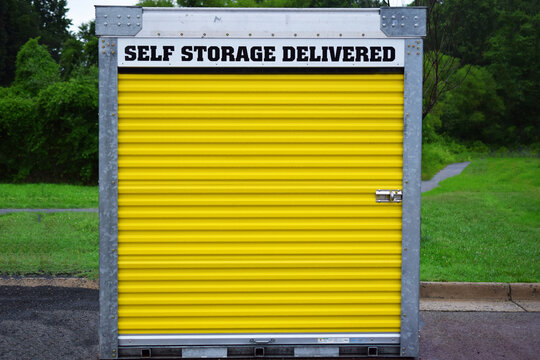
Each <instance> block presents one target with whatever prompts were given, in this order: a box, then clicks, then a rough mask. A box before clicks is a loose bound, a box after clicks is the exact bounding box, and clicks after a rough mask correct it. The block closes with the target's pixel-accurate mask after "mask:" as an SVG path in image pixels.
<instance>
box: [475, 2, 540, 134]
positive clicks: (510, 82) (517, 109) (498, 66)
mask: <svg viewBox="0 0 540 360" xmlns="http://www.w3.org/2000/svg"><path fill="white" fill-rule="evenodd" d="M533 3H534V2H533ZM536 4H537V6H536V9H530V8H529V7H531V8H532V7H533V5H531V4H527V5H528V6H529V7H527V6H525V5H523V6H522V7H521V8H520V7H517V8H510V7H509V9H506V8H505V9H503V10H502V11H501V13H500V15H499V21H498V25H499V28H498V29H497V31H496V32H495V33H494V34H493V36H492V37H491V38H490V40H489V49H488V50H487V51H486V53H485V59H487V60H488V62H489V66H488V69H489V70H490V72H491V73H492V74H493V76H494V78H495V79H496V83H497V91H498V93H499V94H500V95H501V97H502V98H503V99H504V103H505V106H506V112H505V113H504V117H503V119H502V123H501V124H498V125H499V126H501V127H504V128H505V130H506V131H505V139H504V141H501V142H500V143H501V144H502V143H504V144H509V145H516V144H520V143H525V144H527V143H532V142H538V141H540V131H539V130H538V128H539V126H540V101H538V99H539V98H540V67H539V66H538V59H539V58H540V46H539V45H538V44H540V13H539V12H538V10H539V8H540V5H538V4H539V3H538V2H536Z"/></svg>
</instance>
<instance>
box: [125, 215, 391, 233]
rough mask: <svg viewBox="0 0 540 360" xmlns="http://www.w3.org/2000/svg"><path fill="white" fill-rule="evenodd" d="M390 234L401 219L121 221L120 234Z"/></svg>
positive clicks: (132, 219)
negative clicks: (297, 231) (268, 231)
mask: <svg viewBox="0 0 540 360" xmlns="http://www.w3.org/2000/svg"><path fill="white" fill-rule="evenodd" d="M381 228H385V229H388V230H398V229H401V218H388V219H384V220H379V219H375V220H374V219H364V218H360V219H358V218H356V219H355V218H333V219H326V218H297V219H294V218H293V219H283V218H275V219H273V220H269V219H257V218H255V219H253V218H251V219H249V218H247V219H246V218H242V219H235V218H222V219H219V218H218V219H214V218H210V219H197V218H190V219H183V220H182V221H178V219H160V218H157V219H146V218H127V219H124V218H120V219H119V220H118V229H119V230H156V231H160V230H293V229H294V230H377V229H381Z"/></svg>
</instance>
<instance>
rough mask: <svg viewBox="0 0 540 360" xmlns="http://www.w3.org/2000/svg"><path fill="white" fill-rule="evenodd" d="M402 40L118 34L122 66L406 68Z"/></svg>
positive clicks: (119, 57) (119, 60) (119, 62)
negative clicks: (191, 37)
mask: <svg viewBox="0 0 540 360" xmlns="http://www.w3.org/2000/svg"><path fill="white" fill-rule="evenodd" d="M404 46H405V45H404V40H403V39H169V38H163V39H150V38H119V39H118V66H119V67H189V68H196V67H347V68H348V67H377V68H380V67H403V64H404Z"/></svg>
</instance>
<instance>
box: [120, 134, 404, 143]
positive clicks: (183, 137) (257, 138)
mask: <svg viewBox="0 0 540 360" xmlns="http://www.w3.org/2000/svg"><path fill="white" fill-rule="evenodd" d="M401 141H402V134H401V133H400V132H398V131H393V132H388V131H371V132H358V131H356V132H355V131H333V132H330V131H324V132H321V131H281V132H278V131H147V132H144V131H142V132H141V131H122V132H120V133H119V134H118V142H119V143H120V144H122V143H140V144H146V143H149V144H154V143H201V142H202V143H209V142H211V143H216V144H218V143H259V142H265V143H268V142H271V143H323V144H324V143H364V144H371V143H400V142H401Z"/></svg>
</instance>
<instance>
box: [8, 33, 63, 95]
mask: <svg viewBox="0 0 540 360" xmlns="http://www.w3.org/2000/svg"><path fill="white" fill-rule="evenodd" d="M16 64H17V69H16V71H15V83H14V85H15V86H16V87H18V88H20V89H21V90H23V91H24V92H26V93H28V94H29V95H32V96H34V95H37V93H38V92H39V91H40V90H42V89H44V88H46V87H47V86H49V85H51V84H53V83H55V82H57V81H59V80H60V68H59V66H58V64H57V63H56V62H55V61H54V60H53V58H52V57H51V55H50V54H49V52H48V51H47V50H46V49H45V47H44V46H43V45H39V44H38V39H30V40H28V41H27V42H26V44H24V46H23V47H22V48H21V51H19V53H18V54H17V63H16Z"/></svg>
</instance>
